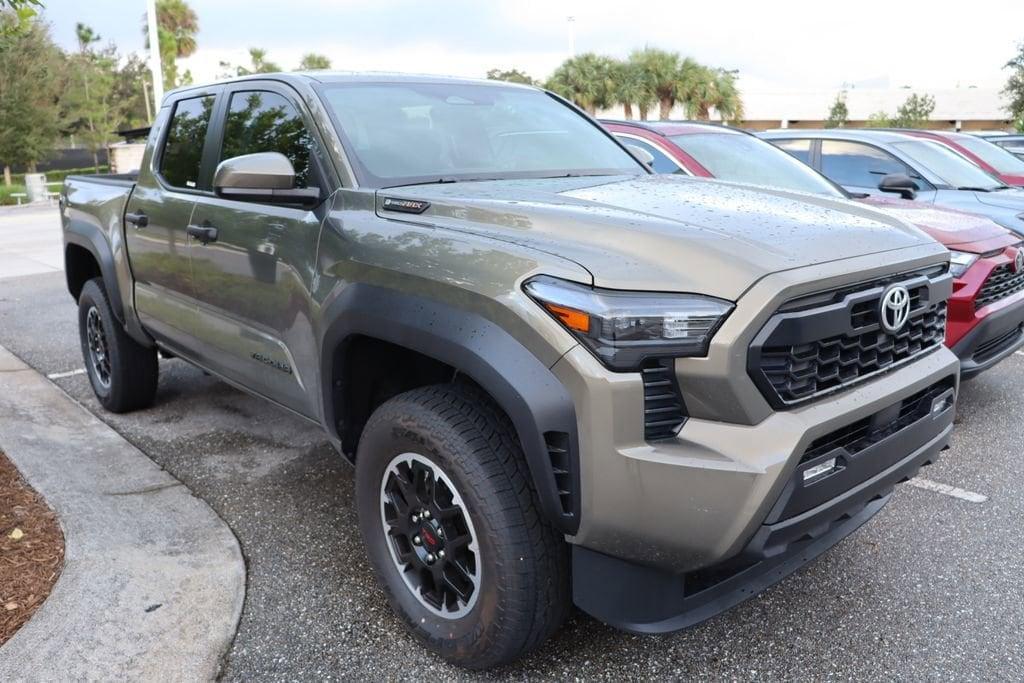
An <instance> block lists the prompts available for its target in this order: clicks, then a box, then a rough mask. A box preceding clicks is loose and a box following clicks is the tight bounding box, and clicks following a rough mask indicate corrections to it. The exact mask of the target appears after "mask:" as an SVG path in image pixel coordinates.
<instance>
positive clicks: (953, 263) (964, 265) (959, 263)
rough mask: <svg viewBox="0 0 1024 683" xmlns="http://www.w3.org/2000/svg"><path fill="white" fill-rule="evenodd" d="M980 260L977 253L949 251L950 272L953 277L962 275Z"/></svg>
mask: <svg viewBox="0 0 1024 683" xmlns="http://www.w3.org/2000/svg"><path fill="white" fill-rule="evenodd" d="M977 260H978V255H977V254H968V253H967V252H963V251H953V250H952V249H950V251H949V272H950V273H951V274H952V275H953V277H960V276H961V275H963V274H964V273H966V272H967V269H968V268H970V267H971V266H972V265H973V264H974V262H975V261H977Z"/></svg>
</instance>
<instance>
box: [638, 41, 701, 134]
mask: <svg viewBox="0 0 1024 683" xmlns="http://www.w3.org/2000/svg"><path fill="white" fill-rule="evenodd" d="M629 60H630V61H631V62H633V63H635V64H636V65H637V66H638V68H639V69H641V71H642V72H643V79H644V82H645V83H646V84H647V87H648V88H649V89H650V91H651V92H652V93H653V95H654V99H655V100H657V102H658V114H659V116H660V118H661V120H663V121H665V120H667V119H668V118H669V116H671V113H672V108H673V107H675V106H676V103H677V102H678V101H680V100H682V99H684V97H685V96H686V95H687V90H688V89H689V88H690V87H692V82H693V75H694V74H693V72H694V70H695V69H696V67H697V66H698V65H697V63H696V62H695V61H693V60H692V59H690V58H686V59H685V60H684V59H682V58H681V57H680V56H679V53H678V52H669V51H667V50H661V49H658V48H653V47H645V48H644V49H642V50H636V51H634V52H633V53H632V54H630V56H629Z"/></svg>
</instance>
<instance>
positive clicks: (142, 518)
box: [0, 347, 245, 681]
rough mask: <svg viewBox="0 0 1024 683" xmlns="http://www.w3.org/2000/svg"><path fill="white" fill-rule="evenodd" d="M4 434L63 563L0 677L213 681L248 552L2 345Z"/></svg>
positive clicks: (0, 665)
mask: <svg viewBox="0 0 1024 683" xmlns="http://www.w3.org/2000/svg"><path fill="white" fill-rule="evenodd" d="M0 446H2V447H3V449H4V451H5V452H6V453H7V456H8V457H9V458H10V459H11V461H12V462H14V464H15V466H17V467H18V469H19V470H20V471H21V473H22V475H23V476H24V477H25V479H26V480H27V481H28V482H29V483H30V484H31V485H32V487H33V488H35V489H36V491H38V492H39V493H40V494H41V495H42V496H43V497H44V498H45V499H46V500H47V502H48V503H49V504H50V505H51V506H52V507H53V508H54V509H55V510H56V512H57V514H58V516H59V517H60V521H61V526H62V527H63V530H64V537H65V562H64V570H63V573H62V574H61V576H60V579H59V580H58V581H57V584H56V585H55V586H54V589H53V592H52V593H51V595H50V597H49V598H48V599H47V601H46V602H45V603H44V604H43V606H42V607H41V608H40V609H39V611H38V612H36V614H35V616H33V618H32V619H31V620H30V621H29V622H28V623H27V624H26V625H25V626H24V627H23V628H22V629H21V630H20V631H18V632H17V633H16V634H15V636H14V637H13V638H12V639H11V640H10V641H8V642H7V644H6V645H4V646H3V647H2V648H0V680H2V681H22V680H32V681H34V680H68V679H75V680H82V679H89V680H95V679H144V680H157V679H158V680H210V679H213V678H214V677H216V675H217V673H218V670H219V666H220V659H221V657H222V656H223V655H224V653H226V652H227V649H228V647H229V646H230V644H231V640H232V638H233V637H234V633H235V629H236V627H237V625H238V619H239V617H240V615H241V610H242V602H243V598H244V595H245V565H244V562H243V560H242V554H241V551H240V549H239V546H238V542H237V540H236V539H235V537H234V534H233V533H232V532H231V530H230V529H229V528H228V527H227V525H226V524H225V523H224V522H223V521H222V520H221V519H220V518H219V517H218V516H217V515H216V514H215V513H214V512H213V510H211V509H210V508H209V507H208V506H207V505H206V503H204V502H202V501H201V500H199V499H198V498H196V497H194V496H193V495H192V494H191V493H190V492H189V491H188V489H187V488H185V486H184V485H183V484H181V483H180V482H179V481H178V480H177V479H175V478H174V477H172V476H171V475H170V474H168V473H167V472H165V471H163V470H161V469H160V468H159V467H158V466H157V465H156V464H155V463H153V462H152V461H151V460H150V459H149V458H147V457H146V455H145V454H143V453H142V452H141V451H139V450H138V449H136V448H135V447H134V446H132V445H131V444H130V443H128V442H127V441H125V440H124V439H123V438H122V437H121V436H120V435H118V434H117V433H116V432H114V431H113V430H112V429H110V428H109V427H107V426H106V425H105V424H104V423H103V422H101V421H100V420H99V419H97V418H96V417H94V416H93V415H92V414H90V413H89V412H88V411H87V410H85V409H84V408H82V407H81V406H80V405H78V404H77V403H75V402H74V401H73V400H72V399H70V398H69V397H68V396H67V395H66V394H64V392H62V391H61V390H60V389H59V388H57V387H56V386H55V385H53V384H52V383H50V382H49V381H48V380H46V379H45V378H44V377H42V376H41V375H40V374H38V373H37V372H36V371H35V370H32V369H31V368H29V367H28V366H27V365H25V364H24V363H22V362H21V361H20V360H19V359H17V358H16V357H15V356H13V355H12V354H11V353H10V352H8V351H7V350H6V349H4V348H3V347H0Z"/></svg>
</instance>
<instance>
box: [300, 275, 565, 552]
mask: <svg viewBox="0 0 1024 683" xmlns="http://www.w3.org/2000/svg"><path fill="white" fill-rule="evenodd" d="M323 316H324V317H323V319H324V320H329V321H331V322H330V323H329V324H328V325H327V326H326V327H325V328H324V332H323V334H322V336H321V344H320V349H321V360H322V362H321V391H322V394H323V396H322V399H323V411H324V412H323V414H324V416H325V419H324V425H325V426H326V428H327V429H328V431H329V432H330V433H331V435H332V437H337V436H338V434H337V425H336V424H330V422H331V420H330V419H329V418H328V416H329V415H331V414H332V411H331V406H332V404H333V402H334V401H335V398H334V387H333V382H332V378H333V377H334V371H335V368H334V362H335V350H336V349H337V348H338V347H339V346H340V345H343V344H345V343H346V340H348V339H350V338H352V337H354V336H356V335H358V336H365V337H370V338H376V339H380V340H382V341H386V342H390V343H392V344H395V345H398V346H401V347H404V348H407V349H410V350H412V351H416V352H417V353H421V354H423V355H425V356H428V357H430V358H434V359H435V360H438V361H441V362H443V363H445V364H447V365H449V366H451V367H453V368H456V369H457V370H458V371H459V372H460V373H463V374H465V375H467V376H469V377H470V378H471V379H473V381H475V382H476V383H477V384H479V385H480V386H481V387H482V388H483V389H484V390H485V391H487V392H488V393H489V394H490V395H491V396H492V397H493V398H494V400H495V401H496V402H497V403H498V405H499V406H500V407H501V408H502V409H503V410H504V411H505V412H506V414H507V415H508V416H509V418H510V419H511V420H512V423H513V425H514V427H515V429H516V432H517V434H518V436H519V440H520V443H521V444H522V447H523V453H524V454H525V456H526V463H527V466H528V468H529V471H530V476H531V478H532V480H533V484H534V487H535V489H536V491H537V493H538V496H539V499H540V503H541V511H542V513H543V514H544V516H545V517H546V518H547V519H548V520H549V521H550V522H551V523H552V524H553V525H554V526H555V528H556V529H558V530H559V531H560V532H562V533H565V534H569V535H573V534H575V533H576V531H577V530H578V528H579V523H580V483H579V445H578V444H579V440H578V437H577V431H576V409H575V406H574V404H573V401H572V397H571V396H570V394H569V392H568V390H567V389H566V388H565V386H563V385H562V383H561V382H560V381H559V380H558V378H557V377H555V375H554V374H553V373H552V372H551V370H550V369H548V367H547V366H545V365H544V364H543V363H542V362H541V361H540V360H539V359H538V358H537V357H536V356H535V355H533V353H531V352H530V351H529V350H528V349H527V348H526V347H525V346H523V345H522V344H521V343H519V341H517V340H516V339H515V338H514V337H512V335H510V334H509V333H508V332H506V331H505V330H504V329H502V328H501V327H499V326H498V325H496V324H495V323H493V322H491V321H490V320H488V319H486V318H484V317H483V316H482V315H480V314H477V313H473V312H469V311H465V310H460V309H456V308H453V307H451V306H448V305H446V304H443V303H440V302H438V301H435V300H432V299H427V298H423V297H420V296H416V295H412V294H409V293H406V292H399V291H396V290H391V289H386V288H383V287H378V286H375V285H368V284H362V283H356V284H351V285H347V286H346V287H345V289H344V291H342V293H341V294H340V295H339V296H338V297H337V298H335V299H334V300H333V301H331V302H330V303H329V304H328V305H327V307H326V309H325V310H324V311H323ZM553 458H555V460H554V461H553ZM553 463H557V465H554V464H553ZM556 466H557V475H556Z"/></svg>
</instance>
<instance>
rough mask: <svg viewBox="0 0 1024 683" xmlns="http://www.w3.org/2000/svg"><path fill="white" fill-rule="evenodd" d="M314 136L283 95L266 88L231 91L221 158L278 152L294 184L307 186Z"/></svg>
mask: <svg viewBox="0 0 1024 683" xmlns="http://www.w3.org/2000/svg"><path fill="white" fill-rule="evenodd" d="M312 147H313V138H312V136H310V133H309V129H307V128H306V124H305V123H304V122H303V120H302V115H301V114H300V113H299V112H298V110H297V109H296V108H295V106H294V105H292V103H291V102H289V101H288V100H287V99H285V98H284V97H283V96H281V95H278V94H277V93H274V92H269V91H265V90H246V91H240V92H235V93H232V94H231V104H230V105H229V106H228V115H227V120H226V121H225V124H224V144H223V146H222V148H221V154H220V160H221V161H223V160H224V159H230V158H232V157H237V156H242V155H243V154H256V153H258V152H280V153H281V154H283V155H285V156H286V157H288V161H290V162H292V167H293V168H294V169H295V187H309V184H310V182H309V181H310V177H309V174H310V161H309V153H310V150H311V149H312Z"/></svg>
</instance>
